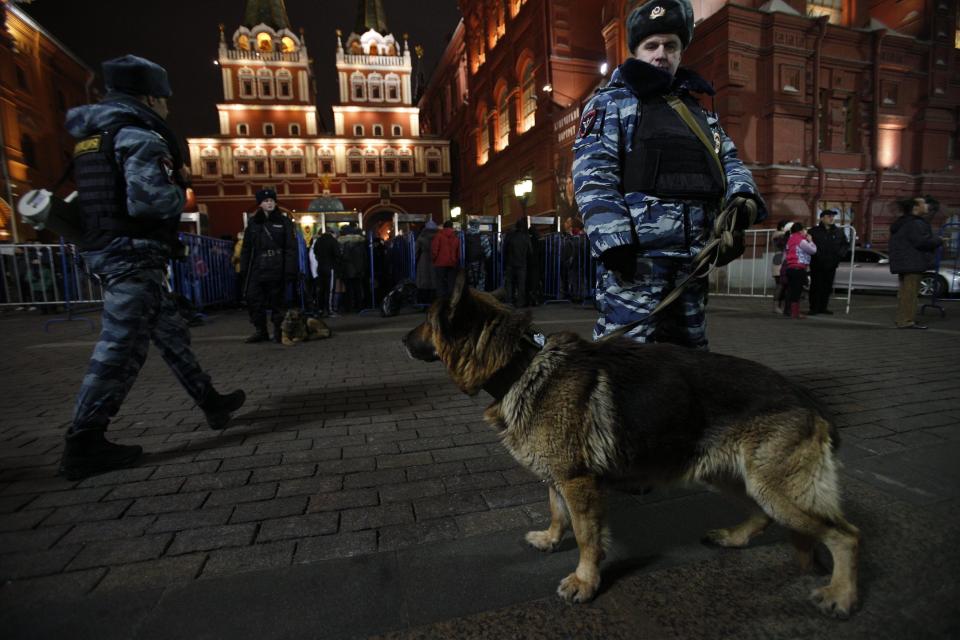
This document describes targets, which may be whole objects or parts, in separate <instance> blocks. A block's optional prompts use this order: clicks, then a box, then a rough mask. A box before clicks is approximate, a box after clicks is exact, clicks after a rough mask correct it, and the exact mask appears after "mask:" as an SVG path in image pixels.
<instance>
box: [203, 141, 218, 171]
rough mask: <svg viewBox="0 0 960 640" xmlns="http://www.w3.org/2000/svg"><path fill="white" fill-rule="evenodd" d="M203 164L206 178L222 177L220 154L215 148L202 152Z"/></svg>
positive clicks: (208, 148) (207, 148)
mask: <svg viewBox="0 0 960 640" xmlns="http://www.w3.org/2000/svg"><path fill="white" fill-rule="evenodd" d="M200 156H201V159H202V162H201V164H200V166H201V168H202V169H203V175H204V176H219V175H220V153H219V152H218V151H217V150H216V149H215V148H213V147H206V148H204V150H203V151H201V152H200Z"/></svg>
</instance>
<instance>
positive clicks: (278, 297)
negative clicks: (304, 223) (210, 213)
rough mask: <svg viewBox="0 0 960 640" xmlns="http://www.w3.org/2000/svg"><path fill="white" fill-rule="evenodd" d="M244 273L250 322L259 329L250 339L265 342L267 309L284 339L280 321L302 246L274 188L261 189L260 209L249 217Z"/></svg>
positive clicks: (278, 336)
mask: <svg viewBox="0 0 960 640" xmlns="http://www.w3.org/2000/svg"><path fill="white" fill-rule="evenodd" d="M240 269H241V272H240V277H241V279H242V281H243V283H244V285H243V294H244V297H245V298H246V299H247V307H248V310H249V312H250V322H251V323H252V324H253V326H254V329H256V331H255V333H254V334H253V335H252V336H250V337H249V338H247V340H246V342H247V343H254V342H264V341H265V340H268V339H269V335H268V334H267V309H270V320H271V322H272V323H273V339H274V341H275V342H280V339H281V331H280V323H282V322H283V316H284V314H285V313H286V312H287V291H286V289H287V284H288V283H290V282H293V281H296V279H297V277H298V276H299V274H300V248H299V246H298V244H297V236H296V231H295V229H294V226H293V221H292V220H290V219H289V218H288V217H286V216H285V215H283V213H281V212H280V210H279V209H277V193H276V191H274V190H273V189H260V190H259V191H257V210H256V212H255V213H254V214H253V216H251V217H250V218H249V219H248V221H247V230H246V232H245V233H244V236H243V249H241V251H240Z"/></svg>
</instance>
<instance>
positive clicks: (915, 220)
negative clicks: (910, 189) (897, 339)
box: [890, 198, 943, 329]
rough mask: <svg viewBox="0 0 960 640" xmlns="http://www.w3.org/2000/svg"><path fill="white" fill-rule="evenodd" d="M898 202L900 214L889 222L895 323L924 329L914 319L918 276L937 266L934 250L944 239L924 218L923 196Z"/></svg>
mask: <svg viewBox="0 0 960 640" xmlns="http://www.w3.org/2000/svg"><path fill="white" fill-rule="evenodd" d="M899 204H900V210H901V212H902V215H901V216H900V217H899V218H897V219H896V220H895V221H894V222H893V224H892V225H890V273H896V274H897V275H898V276H899V277H900V288H899V290H898V292H897V316H896V324H897V328H898V329H926V328H927V326H926V325H923V324H917V323H916V322H915V321H914V315H915V314H916V310H917V297H918V295H919V293H920V280H921V279H922V278H923V274H924V272H926V271H932V270H933V269H935V268H936V266H937V259H936V250H937V248H939V247H940V245H941V244H943V240H942V239H941V238H938V237H937V236H935V235H933V230H932V229H931V228H930V223H929V222H927V220H926V219H925V216H926V215H927V214H928V213H929V206H928V205H927V201H926V200H925V199H924V198H911V199H909V200H903V201H901V202H900V203H899Z"/></svg>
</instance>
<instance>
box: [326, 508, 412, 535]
mask: <svg viewBox="0 0 960 640" xmlns="http://www.w3.org/2000/svg"><path fill="white" fill-rule="evenodd" d="M413 519H414V518H413V510H412V509H411V508H410V505H409V504H407V503H398V504H387V505H380V506H376V507H362V508H360V509H348V510H346V511H342V512H341V513H340V529H341V530H342V531H358V530H360V529H375V528H377V527H383V526H387V525H392V524H404V523H407V522H413Z"/></svg>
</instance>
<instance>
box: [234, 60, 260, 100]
mask: <svg viewBox="0 0 960 640" xmlns="http://www.w3.org/2000/svg"><path fill="white" fill-rule="evenodd" d="M238 76H239V79H240V97H241V98H256V97H257V87H256V85H255V84H254V77H253V69H250V68H248V67H244V68H242V69H240V73H239V74H238Z"/></svg>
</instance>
